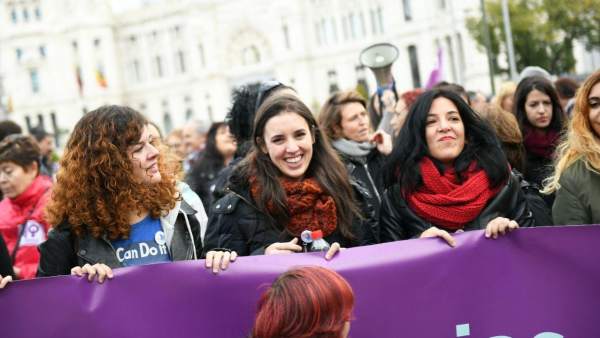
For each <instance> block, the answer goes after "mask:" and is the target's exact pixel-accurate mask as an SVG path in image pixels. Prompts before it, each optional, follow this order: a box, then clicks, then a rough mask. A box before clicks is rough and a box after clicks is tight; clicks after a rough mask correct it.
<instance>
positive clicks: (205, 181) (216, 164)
mask: <svg viewBox="0 0 600 338" xmlns="http://www.w3.org/2000/svg"><path fill="white" fill-rule="evenodd" d="M223 127H227V123H225V122H215V123H213V124H212V125H211V126H210V129H209V130H208V133H207V135H206V145H205V148H204V151H203V152H202V154H201V155H200V157H199V158H198V160H197V161H194V164H193V165H192V167H191V168H190V171H189V172H188V174H187V176H186V178H185V180H186V182H187V183H188V184H189V185H190V187H191V188H192V190H194V191H195V192H196V193H197V194H198V196H200V198H201V199H202V202H203V203H204V205H210V201H211V200H210V191H209V184H210V182H211V180H213V179H214V178H215V177H216V175H217V173H218V172H219V171H220V170H221V169H223V168H224V167H225V158H224V157H223V155H222V154H221V153H220V152H219V149H217V140H216V138H217V133H218V131H219V129H220V128H223Z"/></svg>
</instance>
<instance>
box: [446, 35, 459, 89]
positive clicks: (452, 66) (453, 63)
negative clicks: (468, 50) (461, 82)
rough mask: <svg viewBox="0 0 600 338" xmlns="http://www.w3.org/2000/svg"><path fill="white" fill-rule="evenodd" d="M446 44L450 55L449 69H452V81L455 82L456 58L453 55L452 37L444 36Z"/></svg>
mask: <svg viewBox="0 0 600 338" xmlns="http://www.w3.org/2000/svg"><path fill="white" fill-rule="evenodd" d="M446 46H447V48H448V56H449V57H450V70H451V71H452V81H454V82H456V81H457V78H456V60H455V57H454V46H453V45H452V38H451V37H450V36H446Z"/></svg>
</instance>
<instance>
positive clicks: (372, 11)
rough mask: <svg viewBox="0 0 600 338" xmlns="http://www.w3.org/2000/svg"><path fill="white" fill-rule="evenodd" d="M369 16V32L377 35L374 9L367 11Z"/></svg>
mask: <svg viewBox="0 0 600 338" xmlns="http://www.w3.org/2000/svg"><path fill="white" fill-rule="evenodd" d="M369 14H370V17H371V32H372V33H373V35H377V33H378V31H377V12H375V10H374V9H371V10H370V11H369Z"/></svg>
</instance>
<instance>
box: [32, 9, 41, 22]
mask: <svg viewBox="0 0 600 338" xmlns="http://www.w3.org/2000/svg"><path fill="white" fill-rule="evenodd" d="M33 13H34V14H35V18H36V19H37V20H38V21H40V20H42V11H41V10H40V8H39V7H36V8H35V9H34V10H33Z"/></svg>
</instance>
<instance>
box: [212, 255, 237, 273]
mask: <svg viewBox="0 0 600 338" xmlns="http://www.w3.org/2000/svg"><path fill="white" fill-rule="evenodd" d="M236 258H237V252H235V251H218V250H211V251H209V252H208V253H207V254H206V261H205V266H206V268H207V269H212V272H213V273H214V274H217V273H219V271H220V270H227V268H228V267H229V263H230V262H233V261H235V259H236Z"/></svg>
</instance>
